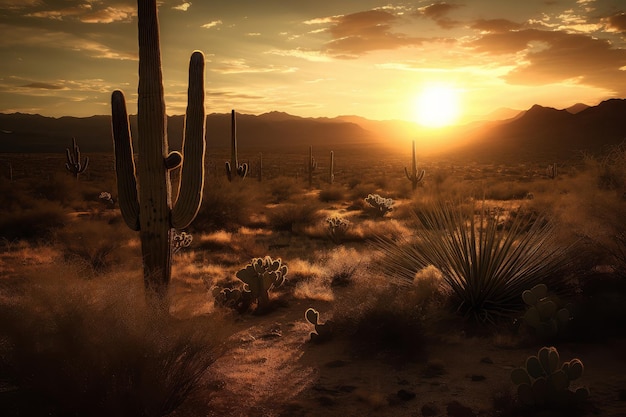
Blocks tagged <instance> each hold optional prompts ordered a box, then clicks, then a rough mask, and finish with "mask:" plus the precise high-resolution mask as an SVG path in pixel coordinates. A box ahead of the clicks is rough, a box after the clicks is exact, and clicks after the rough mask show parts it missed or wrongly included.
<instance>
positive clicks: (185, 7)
mask: <svg viewBox="0 0 626 417" xmlns="http://www.w3.org/2000/svg"><path fill="white" fill-rule="evenodd" d="M190 7H191V2H189V1H184V2H182V3H181V4H179V5H178V6H174V7H172V9H174V10H180V11H181V12H186V11H187V10H189V8H190Z"/></svg>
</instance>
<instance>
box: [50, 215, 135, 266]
mask: <svg viewBox="0 0 626 417" xmlns="http://www.w3.org/2000/svg"><path fill="white" fill-rule="evenodd" d="M133 235H134V233H133V232H132V231H131V230H130V229H128V228H127V227H125V225H122V224H115V225H112V224H110V223H109V222H106V221H102V220H93V219H92V220H81V219H75V220H73V221H72V222H70V223H68V224H67V225H66V226H65V227H64V228H63V229H60V230H58V231H57V232H56V233H55V234H54V241H55V243H56V244H58V245H59V246H60V249H61V252H62V253H63V257H64V259H65V261H66V262H71V263H74V264H75V265H77V266H79V267H80V269H81V271H82V272H83V273H89V274H100V273H102V272H105V271H107V270H109V269H110V268H111V267H112V266H113V265H115V264H120V263H122V261H123V260H124V258H125V256H126V255H128V250H127V249H126V248H124V246H125V245H126V244H127V243H128V241H129V240H131V239H132V238H133V237H134V236H133Z"/></svg>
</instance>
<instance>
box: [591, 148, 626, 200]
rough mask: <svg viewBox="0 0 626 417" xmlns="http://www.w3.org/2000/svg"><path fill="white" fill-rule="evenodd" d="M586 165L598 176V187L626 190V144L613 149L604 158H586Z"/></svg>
mask: <svg viewBox="0 0 626 417" xmlns="http://www.w3.org/2000/svg"><path fill="white" fill-rule="evenodd" d="M585 164H586V165H587V166H588V167H590V168H591V169H592V170H593V171H594V172H595V174H596V176H597V185H598V187H599V188H601V189H605V190H624V187H625V186H626V144H621V145H619V146H615V147H613V148H611V149H610V150H609V151H608V152H607V153H606V154H605V155H604V156H601V157H594V156H591V155H586V156H585Z"/></svg>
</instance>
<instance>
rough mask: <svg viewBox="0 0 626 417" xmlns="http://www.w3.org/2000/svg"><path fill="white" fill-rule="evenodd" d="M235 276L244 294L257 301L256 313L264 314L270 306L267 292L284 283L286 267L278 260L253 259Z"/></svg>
mask: <svg viewBox="0 0 626 417" xmlns="http://www.w3.org/2000/svg"><path fill="white" fill-rule="evenodd" d="M235 275H236V277H237V278H239V279H240V280H241V281H242V282H243V283H244V284H245V285H244V289H243V290H244V292H247V293H250V296H251V297H252V299H254V300H257V312H264V311H266V310H267V308H268V307H269V304H270V297H269V291H270V290H271V289H273V288H276V287H279V286H281V285H282V284H283V282H285V276H286V275H287V265H283V263H282V261H281V259H280V258H278V259H276V260H273V259H272V258H271V257H269V256H266V257H265V258H254V259H252V261H251V262H250V263H249V264H248V265H246V267H245V268H243V269H241V270H240V271H238V272H237V273H236V274H235Z"/></svg>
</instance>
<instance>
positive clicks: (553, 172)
mask: <svg viewBox="0 0 626 417" xmlns="http://www.w3.org/2000/svg"><path fill="white" fill-rule="evenodd" d="M546 175H547V176H548V178H550V179H555V178H556V177H557V176H558V175H559V167H558V165H557V164H556V162H555V163H553V164H550V165H548V168H546Z"/></svg>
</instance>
